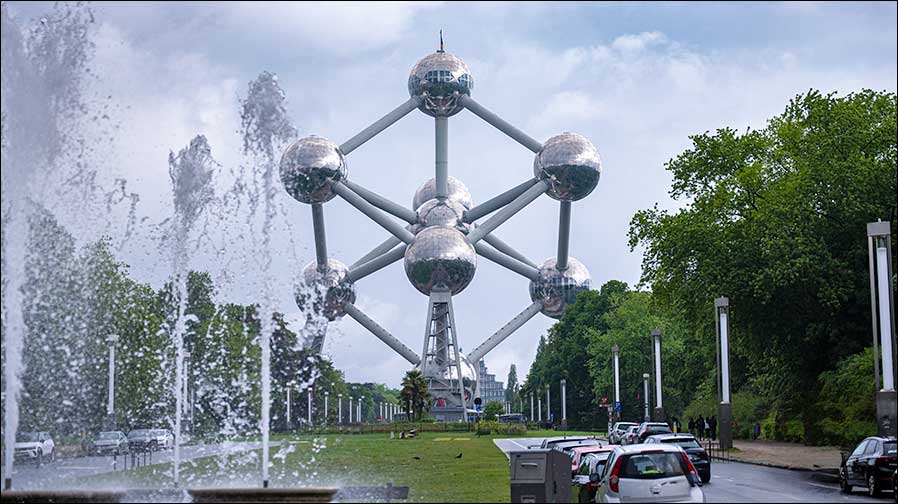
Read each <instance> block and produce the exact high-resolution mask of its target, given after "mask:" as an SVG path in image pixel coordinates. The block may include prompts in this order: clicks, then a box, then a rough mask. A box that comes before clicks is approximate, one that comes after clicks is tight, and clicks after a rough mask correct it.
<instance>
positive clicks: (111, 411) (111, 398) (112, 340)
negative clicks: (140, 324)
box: [106, 334, 118, 430]
mask: <svg viewBox="0 0 898 504" xmlns="http://www.w3.org/2000/svg"><path fill="white" fill-rule="evenodd" d="M106 342H107V343H109V382H108V385H109V390H108V391H107V393H108V397H107V398H106V423H107V424H109V429H110V430H112V429H114V428H115V344H116V342H118V335H116V334H110V335H109V337H108V338H106Z"/></svg>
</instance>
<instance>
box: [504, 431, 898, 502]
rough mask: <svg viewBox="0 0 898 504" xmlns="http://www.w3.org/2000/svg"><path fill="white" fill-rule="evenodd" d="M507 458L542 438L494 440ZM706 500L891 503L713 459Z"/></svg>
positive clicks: (800, 475) (801, 474)
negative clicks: (509, 453)
mask: <svg viewBox="0 0 898 504" xmlns="http://www.w3.org/2000/svg"><path fill="white" fill-rule="evenodd" d="M494 443H495V444H496V446H497V447H498V448H499V449H500V450H502V451H503V452H504V453H505V455H506V457H507V456H508V452H509V451H518V450H526V449H528V447H530V446H536V447H538V446H539V445H540V443H542V438H513V439H496V440H495V441H494ZM702 490H703V491H704V492H705V498H706V499H707V502H879V503H889V502H894V497H893V496H892V494H891V493H884V494H883V495H884V496H883V497H881V498H879V499H873V498H870V497H867V496H866V495H864V494H863V493H862V491H860V490H857V491H855V492H854V493H853V494H851V495H846V494H843V493H842V492H841V491H840V490H839V486H838V485H837V484H836V483H832V482H828V481H821V480H819V479H817V478H815V477H814V475H813V473H811V472H808V471H789V470H786V469H775V468H770V467H761V466H756V465H751V464H742V463H739V462H726V463H725V462H715V463H714V464H713V465H712V466H711V481H710V482H709V483H708V484H707V485H705V486H704V487H702Z"/></svg>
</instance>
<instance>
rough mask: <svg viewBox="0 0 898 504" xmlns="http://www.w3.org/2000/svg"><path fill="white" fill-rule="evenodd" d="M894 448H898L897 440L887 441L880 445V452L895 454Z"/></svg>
mask: <svg viewBox="0 0 898 504" xmlns="http://www.w3.org/2000/svg"><path fill="white" fill-rule="evenodd" d="M896 448H898V442H896V441H887V442H885V443H883V445H882V452H883V453H884V454H886V455H895V453H896Z"/></svg>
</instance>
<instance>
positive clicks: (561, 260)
mask: <svg viewBox="0 0 898 504" xmlns="http://www.w3.org/2000/svg"><path fill="white" fill-rule="evenodd" d="M570 242H571V202H570V201H562V202H561V205H560V211H559V215H558V258H557V259H556V260H555V267H556V268H558V271H564V270H566V269H567V258H568V249H569V247H570Z"/></svg>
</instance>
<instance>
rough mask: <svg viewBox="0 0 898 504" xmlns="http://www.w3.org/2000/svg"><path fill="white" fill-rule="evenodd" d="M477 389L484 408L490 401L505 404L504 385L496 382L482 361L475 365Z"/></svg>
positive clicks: (494, 376)
mask: <svg viewBox="0 0 898 504" xmlns="http://www.w3.org/2000/svg"><path fill="white" fill-rule="evenodd" d="M477 379H478V388H479V390H480V399H482V400H483V405H484V406H486V405H487V404H488V403H489V402H490V401H499V402H500V403H502V404H503V405H504V404H505V383H503V382H500V381H496V375H494V374H490V372H489V370H488V369H487V367H486V363H485V362H484V361H483V359H480V362H478V363H477Z"/></svg>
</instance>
